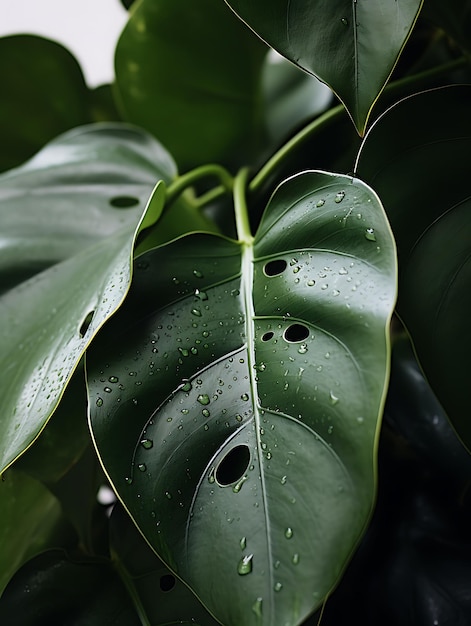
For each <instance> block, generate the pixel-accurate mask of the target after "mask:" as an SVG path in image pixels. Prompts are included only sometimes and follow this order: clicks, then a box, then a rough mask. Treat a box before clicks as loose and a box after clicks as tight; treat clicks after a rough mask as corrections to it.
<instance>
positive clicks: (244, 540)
mask: <svg viewBox="0 0 471 626" xmlns="http://www.w3.org/2000/svg"><path fill="white" fill-rule="evenodd" d="M239 545H240V549H241V550H245V548H246V547H247V537H242V539H241V540H240V541H239Z"/></svg>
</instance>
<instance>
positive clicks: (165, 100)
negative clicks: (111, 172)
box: [115, 0, 267, 170]
mask: <svg viewBox="0 0 471 626" xmlns="http://www.w3.org/2000/svg"><path fill="white" fill-rule="evenodd" d="M266 52H267V47H266V46H264V45H263V44H262V43H261V42H260V41H259V40H258V39H257V38H256V37H254V36H253V34H252V33H251V32H250V31H249V30H248V29H247V28H245V27H244V26H243V25H242V24H241V23H240V22H239V20H237V18H236V17H235V16H234V15H232V14H231V12H230V11H229V10H228V9H227V7H226V6H225V5H224V3H223V2H221V0H200V1H199V2H198V3H195V2H194V1H193V0H172V2H167V1H166V0H142V1H141V2H139V3H138V4H136V6H135V7H133V10H132V11H131V14H130V19H129V22H128V24H127V25H126V28H125V29H124V31H123V33H122V35H121V38H120V40H119V41H118V44H117V48H116V57H115V65H116V93H117V98H118V104H119V105H120V109H121V112H122V114H123V118H124V119H126V120H128V121H131V122H133V123H136V124H139V125H140V126H142V127H144V128H146V129H147V130H149V131H150V132H152V133H153V134H154V135H155V136H156V137H157V138H158V139H159V141H162V143H163V144H164V145H165V146H167V148H168V149H169V150H170V152H171V153H172V154H173V155H174V157H175V159H176V161H177V163H178V165H179V168H180V169H181V170H186V169H189V168H191V167H195V166H198V165H202V164H204V163H208V162H218V163H222V164H224V165H228V166H231V167H234V165H236V166H240V165H241V164H246V163H247V162H248V159H250V158H251V157H253V154H254V152H256V151H257V150H260V148H261V145H260V142H261V140H262V139H263V130H264V129H263V124H262V119H261V117H262V108H263V103H262V99H261V97H260V84H259V83H260V77H261V71H262V64H263V59H264V56H265V54H266Z"/></svg>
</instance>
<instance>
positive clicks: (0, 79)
mask: <svg viewBox="0 0 471 626" xmlns="http://www.w3.org/2000/svg"><path fill="white" fill-rule="evenodd" d="M0 59H1V63H0V84H1V85H2V97H1V99H0V136H1V138H2V141H1V148H0V170H6V169H9V168H11V167H15V166H17V165H20V163H23V161H25V160H26V159H28V158H30V157H31V156H32V155H33V154H34V153H35V152H37V151H38V150H39V149H40V148H42V147H43V146H44V144H45V143H46V142H48V141H50V140H51V139H53V138H54V137H55V136H56V135H59V134H60V133H63V132H64V131H66V130H69V128H73V127H74V126H79V125H80V124H86V123H88V122H91V121H92V119H91V115H90V110H89V102H88V99H89V91H88V87H87V85H86V84H85V80H84V77H83V74H82V70H81V69H80V66H79V64H78V63H77V61H76V60H75V58H74V57H73V56H72V55H71V53H70V52H69V51H68V50H66V49H65V48H63V47H62V46H61V45H59V44H58V43H55V42H53V41H49V40H48V39H43V38H41V37H35V36H32V35H13V36H10V37H3V38H0Z"/></svg>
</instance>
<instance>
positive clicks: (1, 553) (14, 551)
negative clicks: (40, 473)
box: [0, 470, 61, 624]
mask: <svg viewBox="0 0 471 626" xmlns="http://www.w3.org/2000/svg"><path fill="white" fill-rule="evenodd" d="M60 519H61V508H60V505H59V503H58V502H57V500H56V498H55V497H54V496H53V495H52V494H51V493H50V492H49V491H48V490H47V489H46V487H44V486H43V485H42V484H41V483H40V482H39V481H37V480H34V479H33V478H30V477H29V476H27V475H26V474H22V473H21V472H17V471H15V470H10V471H8V472H7V473H6V474H5V475H3V477H2V480H1V481H0V563H1V564H2V566H1V568H0V594H1V593H2V591H3V589H4V587H5V586H6V584H7V583H8V581H9V580H10V578H11V577H12V576H13V574H14V573H15V572H16V570H17V569H18V567H19V566H20V565H21V564H22V563H23V562H24V561H25V560H26V559H27V558H29V557H31V556H32V555H34V554H37V553H38V552H41V551H42V550H44V549H45V548H48V547H51V545H54V539H55V534H56V531H57V530H58V525H59V522H60ZM0 615H1V611H0ZM0 621H1V620H0ZM4 623H5V624H7V623H8V622H4ZM10 623H15V624H16V622H10Z"/></svg>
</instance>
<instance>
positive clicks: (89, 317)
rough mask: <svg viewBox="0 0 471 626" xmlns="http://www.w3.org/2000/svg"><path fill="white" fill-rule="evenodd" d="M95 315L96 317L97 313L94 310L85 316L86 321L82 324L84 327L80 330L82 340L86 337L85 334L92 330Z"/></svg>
mask: <svg viewBox="0 0 471 626" xmlns="http://www.w3.org/2000/svg"><path fill="white" fill-rule="evenodd" d="M94 315H95V311H94V310H93V311H89V312H88V313H87V314H86V316H85V318H84V320H83V322H82V325H81V326H80V328H79V335H80V337H81V338H82V337H84V336H85V333H86V332H87V330H88V329H89V328H90V324H91V323H92V319H93V316H94Z"/></svg>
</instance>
